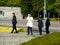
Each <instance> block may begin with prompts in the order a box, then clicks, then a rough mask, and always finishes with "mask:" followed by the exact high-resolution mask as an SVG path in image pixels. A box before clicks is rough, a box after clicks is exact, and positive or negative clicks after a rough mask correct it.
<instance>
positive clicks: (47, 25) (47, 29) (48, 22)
mask: <svg viewBox="0 0 60 45" xmlns="http://www.w3.org/2000/svg"><path fill="white" fill-rule="evenodd" d="M45 25H46V34H49V26H50V20H49V18H47V20H46V23H45Z"/></svg>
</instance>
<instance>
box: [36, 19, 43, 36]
mask: <svg viewBox="0 0 60 45" xmlns="http://www.w3.org/2000/svg"><path fill="white" fill-rule="evenodd" d="M37 22H38V28H39V33H40V35H42V27H43V21H42V20H41V19H39V20H38V21H37Z"/></svg>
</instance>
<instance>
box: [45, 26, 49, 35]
mask: <svg viewBox="0 0 60 45" xmlns="http://www.w3.org/2000/svg"><path fill="white" fill-rule="evenodd" d="M46 34H49V26H46Z"/></svg>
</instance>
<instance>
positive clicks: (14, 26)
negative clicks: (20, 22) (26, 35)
mask: <svg viewBox="0 0 60 45" xmlns="http://www.w3.org/2000/svg"><path fill="white" fill-rule="evenodd" d="M14 29H15V32H16V33H18V31H17V29H16V25H14Z"/></svg>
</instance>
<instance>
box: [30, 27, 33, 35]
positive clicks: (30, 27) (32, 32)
mask: <svg viewBox="0 0 60 45" xmlns="http://www.w3.org/2000/svg"><path fill="white" fill-rule="evenodd" d="M30 31H31V35H33V32H32V27H30Z"/></svg>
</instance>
